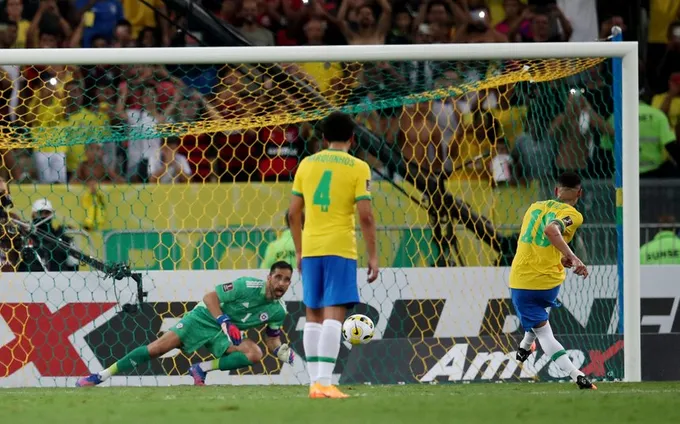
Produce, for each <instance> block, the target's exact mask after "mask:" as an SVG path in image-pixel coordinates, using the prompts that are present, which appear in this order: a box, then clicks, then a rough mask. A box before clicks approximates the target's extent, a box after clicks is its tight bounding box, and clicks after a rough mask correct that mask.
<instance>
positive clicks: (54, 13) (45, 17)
mask: <svg viewBox="0 0 680 424" xmlns="http://www.w3.org/2000/svg"><path fill="white" fill-rule="evenodd" d="M71 32H72V30H71V25H70V24H69V23H68V21H67V20H66V19H65V18H64V17H63V16H62V14H61V12H60V10H59V6H58V5H57V1H56V0H43V1H41V2H40V6H39V7H38V11H37V12H36V14H35V16H34V17H33V20H32V21H31V25H30V26H29V27H28V31H27V35H26V47H36V46H37V47H39V48H41V49H54V48H57V47H60V46H61V43H62V42H63V41H64V39H70V37H71Z"/></svg>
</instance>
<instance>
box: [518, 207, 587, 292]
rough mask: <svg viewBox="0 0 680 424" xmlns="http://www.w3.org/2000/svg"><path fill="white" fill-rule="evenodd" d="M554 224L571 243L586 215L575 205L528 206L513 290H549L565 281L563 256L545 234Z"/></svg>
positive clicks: (519, 242) (523, 224) (519, 245)
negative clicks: (547, 228)
mask: <svg viewBox="0 0 680 424" xmlns="http://www.w3.org/2000/svg"><path fill="white" fill-rule="evenodd" d="M551 222H555V223H557V224H558V225H559V226H560V227H561V229H562V237H564V241H566V242H567V243H569V242H570V241H571V239H572V238H574V234H575V233H576V230H577V229H578V227H580V226H581V224H583V215H581V213H580V212H579V211H577V210H576V209H575V208H574V207H573V206H571V205H568V204H566V203H562V202H560V201H557V200H546V201H543V202H536V203H533V204H532V205H531V206H530V207H529V209H528V210H527V211H526V213H525V214H524V219H523V220H522V229H521V230H520V238H519V241H518V242H517V253H516V254H515V258H514V259H513V261H512V267H511V268H510V287H511V288H513V289H527V290H550V289H552V288H555V287H557V286H559V285H560V284H562V282H563V281H564V278H565V276H566V273H565V271H564V267H563V266H562V263H561V260H562V253H560V251H559V250H557V248H556V247H555V246H553V245H552V244H551V243H550V240H548V238H547V237H546V236H545V234H543V230H544V229H545V227H546V225H548V224H550V223H551Z"/></svg>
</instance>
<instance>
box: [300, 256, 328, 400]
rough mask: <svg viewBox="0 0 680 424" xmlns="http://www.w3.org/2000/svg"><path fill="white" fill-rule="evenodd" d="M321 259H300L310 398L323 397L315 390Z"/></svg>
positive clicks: (321, 280)
mask: <svg viewBox="0 0 680 424" xmlns="http://www.w3.org/2000/svg"><path fill="white" fill-rule="evenodd" d="M323 271H324V269H323V258H320V257H318V258H303V259H302V292H303V302H304V304H305V307H306V322H305V327H304V331H303V333H302V345H303V346H304V349H305V359H306V362H307V372H308V373H309V385H310V392H309V395H310V397H325V396H324V395H322V394H320V392H319V391H318V390H317V387H316V386H317V383H318V381H317V380H318V378H319V364H320V360H319V359H320V355H319V344H320V340H321V330H322V328H323V327H322V323H323V309H322V308H321V307H322V302H323V278H324V274H323Z"/></svg>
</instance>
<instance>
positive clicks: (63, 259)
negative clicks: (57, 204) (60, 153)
mask: <svg viewBox="0 0 680 424" xmlns="http://www.w3.org/2000/svg"><path fill="white" fill-rule="evenodd" d="M32 217H33V226H34V227H35V229H36V230H37V231H35V232H33V233H32V234H31V235H30V236H29V237H28V238H27V240H26V242H25V245H24V248H23V250H22V258H23V262H22V264H21V266H20V268H19V271H20V272H58V271H78V261H77V260H75V258H73V257H71V256H69V254H68V251H67V250H66V249H65V248H64V247H63V246H59V245H58V244H57V243H55V242H54V241H52V240H49V239H48V238H47V237H46V236H52V237H55V238H57V239H60V240H62V241H63V242H65V243H66V244H72V243H73V242H72V239H71V238H70V237H69V236H67V235H65V232H66V231H65V228H64V227H61V226H56V225H55V224H54V223H53V222H52V221H53V220H54V208H53V207H52V204H51V203H50V201H49V200H47V199H40V200H37V201H36V202H34V203H33V208H32Z"/></svg>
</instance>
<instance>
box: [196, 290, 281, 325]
mask: <svg viewBox="0 0 680 424" xmlns="http://www.w3.org/2000/svg"><path fill="white" fill-rule="evenodd" d="M265 285H266V282H265V281H262V280H258V279H257V278H251V277H241V278H238V279H236V280H234V281H232V282H230V283H225V284H220V285H218V286H217V287H215V292H217V297H218V298H219V299H220V307H221V309H222V312H223V313H224V314H226V315H228V316H229V318H231V322H232V323H233V324H234V325H235V326H236V327H238V329H239V330H247V329H249V328H253V327H258V326H261V325H264V324H267V326H268V327H269V328H271V329H272V330H278V329H280V328H281V326H282V325H283V320H284V318H285V317H286V304H285V303H284V302H283V300H281V299H278V300H269V299H267V296H266V295H265ZM191 313H192V315H193V314H196V315H198V316H201V317H202V318H205V319H208V320H210V321H212V322H214V321H215V317H213V316H212V314H211V313H210V311H208V308H206V307H205V303H203V302H200V303H199V304H198V305H196V307H195V308H194V309H193V311H191Z"/></svg>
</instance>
